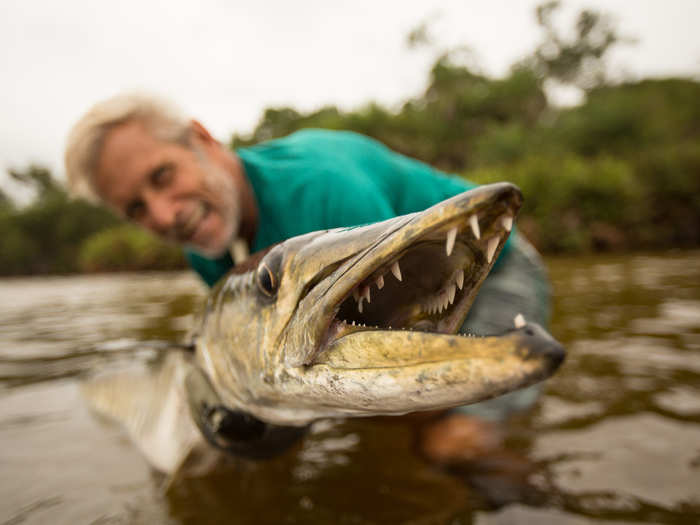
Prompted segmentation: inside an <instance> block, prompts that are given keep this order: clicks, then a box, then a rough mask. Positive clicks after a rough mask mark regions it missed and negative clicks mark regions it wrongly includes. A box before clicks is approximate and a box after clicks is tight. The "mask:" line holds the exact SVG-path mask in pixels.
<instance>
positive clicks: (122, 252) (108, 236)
mask: <svg viewBox="0 0 700 525" xmlns="http://www.w3.org/2000/svg"><path fill="white" fill-rule="evenodd" d="M78 260H79V265H80V268H81V269H82V270H83V271H87V272H105V271H130V270H133V271H142V270H174V269H179V268H184V267H185V259H184V257H183V255H182V250H181V249H180V248H178V247H177V246H175V245H173V244H169V243H167V242H165V241H162V240H160V239H158V238H156V237H154V236H153V235H151V234H150V233H148V232H146V231H145V230H142V229H141V228H138V227H136V226H132V225H130V224H126V225H122V226H118V227H116V228H110V229H108V230H104V231H101V232H98V233H96V234H95V235H93V236H91V237H90V238H88V239H87V240H86V241H85V242H84V243H83V245H82V246H81V249H80V254H79V258H78Z"/></svg>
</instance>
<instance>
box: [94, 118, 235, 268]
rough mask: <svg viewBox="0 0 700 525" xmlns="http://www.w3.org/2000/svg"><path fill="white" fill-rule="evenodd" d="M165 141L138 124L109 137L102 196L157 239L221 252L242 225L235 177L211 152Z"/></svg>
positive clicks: (99, 181)
mask: <svg viewBox="0 0 700 525" xmlns="http://www.w3.org/2000/svg"><path fill="white" fill-rule="evenodd" d="M193 140H194V141H195V144H194V147H193V148H192V149H190V148H188V147H185V146H183V145H181V144H176V143H171V142H163V141H161V140H158V139H156V138H154V137H153V136H151V134H150V133H149V132H148V131H147V130H146V128H145V127H144V126H143V125H142V124H141V123H139V122H135V121H132V122H127V123H125V124H121V125H119V126H117V127H116V128H114V129H112V130H110V131H109V132H108V133H107V135H106V136H105V139H104V142H103V145H102V150H101V154H100V157H99V159H98V163H97V172H96V174H95V186H96V189H97V192H98V194H99V195H100V197H101V198H102V199H103V200H104V201H105V202H106V203H107V204H109V205H110V206H112V207H114V208H115V209H116V210H117V211H118V212H120V213H121V214H123V215H124V216H125V217H127V218H129V219H131V220H132V221H134V222H136V223H138V224H140V225H141V226H143V227H144V228H147V229H149V230H151V231H153V232H155V233H156V234H158V235H160V236H162V237H166V238H168V239H171V240H176V241H178V242H180V243H183V244H186V245H190V246H192V247H193V248H195V249H196V250H198V251H200V252H202V253H204V254H205V255H209V256H214V255H220V254H221V253H223V252H224V251H225V250H226V249H227V248H228V246H229V245H230V243H231V240H232V238H233V236H234V234H235V233H236V232H237V230H238V227H239V223H240V205H239V201H238V197H237V194H236V189H235V185H234V180H233V176H232V175H231V174H230V173H229V172H227V171H226V170H225V168H224V167H223V166H222V165H221V163H220V162H218V161H217V159H212V158H211V156H209V155H208V154H207V152H206V151H207V150H206V149H204V148H200V147H198V145H197V138H194V139H193Z"/></svg>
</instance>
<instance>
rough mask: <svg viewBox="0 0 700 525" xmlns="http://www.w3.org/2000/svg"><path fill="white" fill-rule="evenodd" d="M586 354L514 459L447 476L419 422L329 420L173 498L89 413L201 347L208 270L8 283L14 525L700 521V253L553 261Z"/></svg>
mask: <svg viewBox="0 0 700 525" xmlns="http://www.w3.org/2000/svg"><path fill="white" fill-rule="evenodd" d="M548 264H549V267H550V272H551V276H552V281H553V284H554V287H555V290H556V301H555V315H554V318H553V321H552V327H551V328H552V332H553V334H554V335H555V336H556V337H557V338H558V339H559V340H560V341H562V342H563V343H564V344H565V345H566V346H567V348H568V350H569V357H568V360H567V362H566V363H565V365H564V366H563V367H562V369H561V370H560V371H559V372H558V374H557V375H556V376H555V377H554V378H553V379H551V380H550V381H549V382H548V383H547V387H546V390H545V393H544V395H543V396H542V398H541V400H540V402H539V404H538V405H537V407H536V408H535V409H534V410H533V411H532V412H531V413H529V414H525V415H523V416H521V417H519V418H518V419H517V420H516V421H514V422H513V423H512V424H511V427H510V429H509V437H508V440H507V448H506V450H504V451H501V452H500V453H499V454H497V455H495V456H493V457H490V458H486V459H484V460H483V461H481V462H479V463H477V464H472V465H465V466H462V467H459V468H454V469H451V470H449V471H448V470H444V469H440V468H437V467H435V466H433V465H430V464H428V463H426V462H425V461H423V460H422V459H421V458H420V457H419V456H418V454H417V453H416V447H415V428H414V425H415V423H414V422H412V421H410V420H406V419H401V418H398V419H397V418H388V419H386V418H384V419H367V420H347V421H329V422H322V423H319V424H317V425H315V426H314V427H313V429H312V432H311V433H310V435H309V436H308V437H307V438H306V439H305V440H304V441H303V442H302V443H300V444H299V446H297V447H296V448H295V449H293V450H291V451H290V452H289V453H288V454H286V455H284V456H282V457H280V458H277V459H275V460H274V461H271V462H267V463H262V464H253V465H248V466H245V467H238V468H234V469H227V470H224V471H221V472H218V473H216V474H215V475H211V476H208V477H206V478H201V479H188V480H184V481H181V482H179V483H177V484H176V485H174V486H173V487H171V489H170V490H169V491H164V490H163V488H162V484H163V479H162V478H161V477H160V476H159V475H157V474H155V473H153V472H151V471H150V470H149V468H148V467H147V465H146V464H145V462H144V461H143V459H142V458H141V456H140V455H139V453H138V452H137V451H136V450H135V449H134V447H133V446H132V445H131V443H130V442H129V440H128V438H127V437H126V436H125V435H124V432H123V431H122V430H121V429H120V428H119V427H118V426H115V425H113V424H110V423H109V422H106V421H102V420H100V419H98V418H96V417H95V416H94V415H93V414H91V413H90V412H88V410H87V408H86V406H85V403H84V401H83V400H82V399H81V397H80V394H79V389H78V385H79V382H80V380H81V378H83V377H85V376H86V374H87V373H89V372H90V371H92V370H96V369H97V370H105V369H110V368H111V367H115V368H116V367H118V366H120V365H121V364H123V363H126V362H131V361H133V360H146V359H150V358H152V357H153V356H154V353H155V351H154V350H149V349H144V348H140V347H139V346H138V345H137V344H135V342H137V341H143V340H153V339H180V338H183V337H184V336H185V334H186V332H187V330H188V328H189V325H190V322H191V312H193V311H194V310H195V309H196V308H197V305H198V304H199V303H200V301H201V299H202V297H203V294H204V293H205V290H204V288H203V287H202V286H201V285H200V284H199V283H198V281H197V280H196V279H195V278H194V277H192V276H191V275H189V274H164V275H161V274H159V275H118V276H88V277H85V276H81V277H62V278H50V279H12V280H3V281H0V297H1V298H2V301H1V303H0V445H2V446H1V447H0V523H2V524H19V523H51V524H60V523H66V524H74V523H94V524H112V523H177V524H179V523H341V524H343V523H348V524H375V523H411V524H428V523H449V524H470V523H474V524H477V525H491V524H505V523H537V524H565V525H566V524H571V525H579V524H585V523H678V524H681V523H698V522H700V253H699V252H690V253H688V252H685V253H671V254H668V255H652V256H644V255H636V256H615V257H590V258H581V257H577V258H571V259H559V258H557V259H550V260H549V261H548Z"/></svg>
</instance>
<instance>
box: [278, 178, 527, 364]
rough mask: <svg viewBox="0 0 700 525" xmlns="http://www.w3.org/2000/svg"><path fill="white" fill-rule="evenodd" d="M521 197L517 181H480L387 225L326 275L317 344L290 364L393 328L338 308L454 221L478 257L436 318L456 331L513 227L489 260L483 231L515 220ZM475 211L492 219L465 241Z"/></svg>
mask: <svg viewBox="0 0 700 525" xmlns="http://www.w3.org/2000/svg"><path fill="white" fill-rule="evenodd" d="M522 200H523V199H522V194H521V192H520V190H519V189H518V188H517V187H516V186H515V185H513V184H510V183H497V184H492V185H487V186H481V187H479V188H476V189H474V190H471V191H469V192H465V193H462V194H460V195H457V196H455V197H453V198H451V199H448V200H446V201H443V202H441V203H438V204H436V205H435V206H433V207H431V208H429V209H427V210H425V211H424V212H419V213H416V214H413V215H412V216H410V218H409V219H406V218H405V217H400V218H397V219H401V220H399V222H398V223H396V224H395V225H394V224H390V225H388V226H389V228H388V230H387V231H386V232H385V233H384V234H383V235H382V236H381V238H380V239H379V240H378V241H376V242H373V243H370V245H369V246H367V247H365V249H363V250H360V251H359V252H358V253H356V254H355V255H354V256H352V257H350V258H349V259H348V260H346V261H345V262H344V263H343V264H341V266H340V267H339V268H338V269H336V271H334V272H333V274H331V276H330V277H329V278H327V287H326V293H325V294H320V297H319V298H317V301H318V305H317V306H318V307H319V308H317V309H316V312H322V313H321V315H318V316H317V317H316V319H315V320H314V319H310V320H308V321H307V322H308V323H310V324H312V326H313V327H314V328H315V330H316V333H315V334H314V335H315V337H313V336H312V337H313V338H314V339H315V344H314V345H312V349H311V351H310V352H309V353H307V354H306V355H304V356H292V357H291V359H287V363H288V364H290V365H292V366H294V365H297V366H298V365H305V366H309V365H313V363H314V361H315V359H316V357H317V356H318V355H320V354H321V353H323V352H324V351H325V350H326V349H327V348H328V347H329V346H330V345H331V344H332V343H333V342H334V341H337V340H338V339H340V338H342V337H350V336H352V334H354V333H357V332H360V331H367V330H387V329H388V327H379V326H375V327H366V326H364V327H357V326H352V325H350V324H349V323H346V324H345V325H341V324H338V322H337V321H338V313H339V311H340V310H341V307H342V305H344V304H345V303H346V302H347V301H348V300H352V295H353V290H355V289H356V288H357V287H358V286H362V285H363V284H364V283H366V281H367V280H368V279H369V278H370V277H372V276H373V275H374V274H375V273H376V272H377V271H378V270H380V269H384V270H385V271H386V270H387V269H388V268H389V267H390V265H391V264H392V263H393V262H394V261H395V260H400V258H401V257H403V256H404V255H406V254H407V253H409V252H410V251H411V249H412V248H413V247H415V246H417V245H418V244H419V243H420V242H421V241H425V240H427V242H433V243H434V242H436V241H435V236H437V235H442V234H445V233H446V231H448V230H449V228H452V227H455V226H456V227H457V228H458V235H459V239H460V241H462V243H463V245H465V246H469V249H471V250H472V251H473V256H474V259H473V262H474V264H475V266H476V269H475V273H474V274H473V275H472V276H470V278H471V280H470V282H469V288H468V287H467V283H466V282H465V285H464V290H462V294H461V298H460V301H459V302H458V301H457V299H456V298H455V301H454V303H453V305H452V307H453V309H452V310H451V311H449V313H447V314H446V316H442V317H441V316H439V315H438V316H437V317H434V319H437V320H436V321H434V326H435V330H431V332H435V333H437V334H454V333H456V332H457V330H458V329H459V327H460V326H461V324H462V322H463V321H464V318H465V317H466V315H467V314H468V312H469V309H470V308H471V304H472V303H473V301H474V299H475V297H476V293H477V291H478V290H479V288H480V286H481V284H482V283H483V280H484V279H485V278H486V276H487V275H488V273H489V272H490V270H491V268H492V267H493V265H494V263H495V261H496V260H497V255H498V253H499V252H500V250H501V249H502V248H503V245H504V244H505V241H506V240H507V237H508V233H509V232H507V233H506V234H505V235H503V236H502V238H499V242H498V246H497V249H496V250H495V253H494V254H492V258H491V260H490V261H488V260H487V257H486V254H485V243H486V242H487V239H486V238H484V234H486V235H490V234H493V232H494V225H495V224H496V222H497V220H499V218H500V217H501V216H504V215H507V216H509V217H510V218H511V220H514V219H515V217H516V216H517V213H518V211H519V209H520V206H521V204H522ZM496 208H498V209H500V210H501V211H502V213H500V214H499V213H493V209H496ZM475 214H478V215H482V216H483V217H482V218H483V219H488V221H487V222H485V223H484V224H483V225H482V228H483V229H484V231H483V232H480V233H481V234H482V235H481V238H480V239H476V237H474V239H472V240H471V241H469V239H467V241H464V239H463V238H462V235H463V234H465V232H466V233H469V234H471V235H473V233H472V232H471V228H470V225H469V220H470V217H471V216H472V215H475ZM394 220H396V219H394ZM480 220H481V219H480ZM387 222H388V221H387ZM465 238H466V237H465ZM386 273H387V278H389V279H391V278H393V277H391V276H390V275H389V272H388V271H387V272H386ZM374 291H376V290H374ZM448 310H449V309H448ZM448 310H445V312H448ZM428 317H429V316H428ZM428 317H425V318H426V319H427V318H428ZM445 319H447V320H445ZM397 328H398V327H397ZM392 331H396V329H395V328H394V327H392Z"/></svg>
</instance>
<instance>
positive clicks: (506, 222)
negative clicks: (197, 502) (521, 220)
mask: <svg viewBox="0 0 700 525" xmlns="http://www.w3.org/2000/svg"><path fill="white" fill-rule="evenodd" d="M501 223H503V227H504V228H505V229H506V231H507V232H509V231H510V230H511V228H513V217H509V216H507V215H506V216H505V217H503V218H502V219H501Z"/></svg>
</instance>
